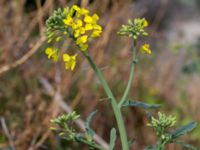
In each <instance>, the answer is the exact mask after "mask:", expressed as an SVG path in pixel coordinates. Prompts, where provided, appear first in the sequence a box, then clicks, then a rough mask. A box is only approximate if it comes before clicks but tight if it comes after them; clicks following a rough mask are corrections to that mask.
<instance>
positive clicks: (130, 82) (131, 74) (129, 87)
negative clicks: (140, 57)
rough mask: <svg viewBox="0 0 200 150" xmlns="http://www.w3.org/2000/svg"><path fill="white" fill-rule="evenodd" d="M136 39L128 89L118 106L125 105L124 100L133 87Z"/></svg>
mask: <svg viewBox="0 0 200 150" xmlns="http://www.w3.org/2000/svg"><path fill="white" fill-rule="evenodd" d="M136 45H137V44H136V40H134V42H133V52H132V53H133V56H132V61H131V70H130V75H129V79H128V83H127V86H126V89H125V91H124V94H123V96H122V98H121V100H120V102H119V104H118V107H119V108H121V106H122V105H123V103H124V101H126V99H127V96H128V93H129V91H130V89H131V84H132V82H133V77H134V70H135V63H136Z"/></svg>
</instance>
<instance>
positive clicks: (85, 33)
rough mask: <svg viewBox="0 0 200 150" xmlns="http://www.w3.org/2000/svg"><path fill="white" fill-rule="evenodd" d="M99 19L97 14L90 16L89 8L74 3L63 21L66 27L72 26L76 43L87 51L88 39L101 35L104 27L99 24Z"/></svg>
mask: <svg viewBox="0 0 200 150" xmlns="http://www.w3.org/2000/svg"><path fill="white" fill-rule="evenodd" d="M98 20H99V17H98V15H97V14H93V15H92V16H90V15H89V11H88V10H86V9H84V8H80V7H78V6H77V5H74V6H72V8H71V9H70V10H69V12H68V13H67V16H66V18H65V19H64V20H63V22H64V24H65V25H66V27H68V28H71V30H72V33H71V34H72V36H73V37H74V39H75V40H76V44H77V45H78V46H79V47H80V49H81V50H82V51H86V50H87V49H88V43H87V41H88V39H89V38H96V37H99V36H100V34H101V32H102V27H101V26H100V25H98V24H97V21H98Z"/></svg>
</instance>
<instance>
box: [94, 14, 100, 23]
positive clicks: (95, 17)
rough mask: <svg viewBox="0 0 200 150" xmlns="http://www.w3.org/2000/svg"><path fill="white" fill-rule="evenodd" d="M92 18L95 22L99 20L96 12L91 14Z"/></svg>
mask: <svg viewBox="0 0 200 150" xmlns="http://www.w3.org/2000/svg"><path fill="white" fill-rule="evenodd" d="M92 19H93V21H94V22H97V21H98V20H99V16H98V15H97V14H94V15H92Z"/></svg>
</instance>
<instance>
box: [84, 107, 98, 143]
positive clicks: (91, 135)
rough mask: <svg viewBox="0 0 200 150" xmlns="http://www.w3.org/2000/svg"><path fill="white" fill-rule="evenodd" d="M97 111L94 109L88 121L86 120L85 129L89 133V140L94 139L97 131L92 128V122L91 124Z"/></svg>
mask: <svg viewBox="0 0 200 150" xmlns="http://www.w3.org/2000/svg"><path fill="white" fill-rule="evenodd" d="M96 113H97V110H96V111H94V112H91V113H90V114H89V116H88V117H87V119H86V122H85V130H86V133H87V140H88V141H92V138H93V136H94V134H95V132H94V131H93V130H92V129H91V128H90V124H91V121H92V118H93V117H94V115H95V114H96Z"/></svg>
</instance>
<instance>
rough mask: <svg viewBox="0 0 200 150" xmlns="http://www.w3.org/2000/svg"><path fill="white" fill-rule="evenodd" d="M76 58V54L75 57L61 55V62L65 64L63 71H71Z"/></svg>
mask: <svg viewBox="0 0 200 150" xmlns="http://www.w3.org/2000/svg"><path fill="white" fill-rule="evenodd" d="M76 57H77V54H75V55H72V56H70V55H68V54H67V53H65V54H63V61H64V62H65V69H66V70H68V69H71V70H72V71H73V70H74V68H75V66H76Z"/></svg>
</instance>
